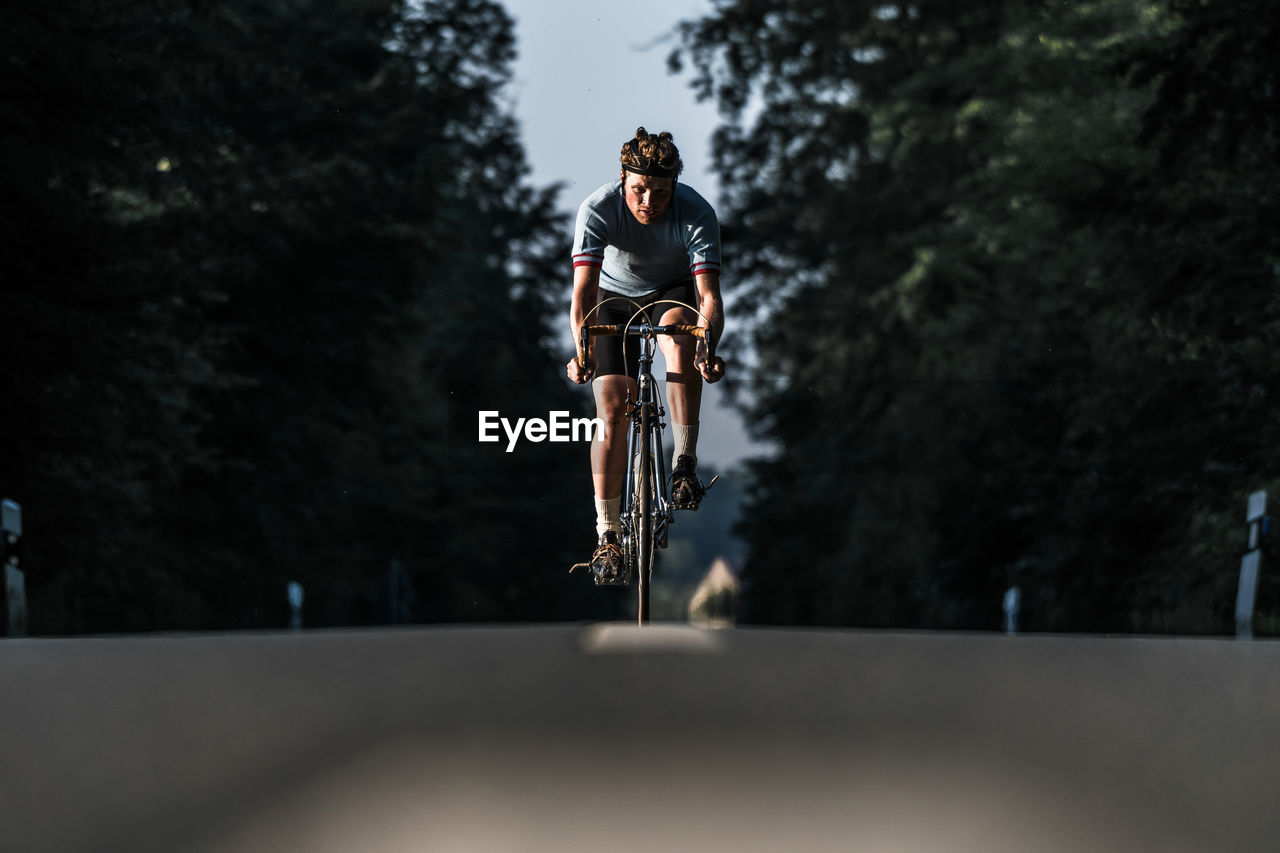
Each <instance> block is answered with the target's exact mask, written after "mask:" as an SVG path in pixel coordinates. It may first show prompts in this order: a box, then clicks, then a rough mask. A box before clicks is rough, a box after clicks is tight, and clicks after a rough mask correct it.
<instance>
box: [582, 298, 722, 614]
mask: <svg viewBox="0 0 1280 853" xmlns="http://www.w3.org/2000/svg"><path fill="white" fill-rule="evenodd" d="M614 299H624V300H625V301H627V302H631V304H632V305H635V306H636V312H635V313H634V314H632V315H631V318H630V319H629V320H628V321H627V322H626V323H612V324H605V325H597V326H592V325H588V324H585V323H584V324H583V326H582V328H581V330H580V340H579V342H578V361H579V363H582V362H583V361H584V359H585V357H586V352H587V345H588V343H589V341H590V339H591V338H594V337H600V336H604V335H619V336H621V337H622V346H623V363H624V364H625V363H626V345H627V339H628V338H631V337H636V338H639V343H640V356H639V367H638V370H637V373H636V399H635V400H632V399H631V392H630V390H628V392H627V400H626V407H627V412H626V416H627V419H628V420H629V421H630V422H631V423H630V428H629V429H628V430H627V470H626V479H625V482H624V485H623V489H622V513H621V515H622V535H621V546H622V563H623V568H622V581H621V585H627V584H629V583H630V582H631V577H632V575H633V574H634V576H635V578H636V581H637V583H636V599H637V621H638V623H639V624H640V625H647V624H648V623H649V588H650V585H651V581H652V579H653V561H654V556H655V552H656V551H657V550H658V549H664V548H666V547H667V535H668V528H669V527H670V525H671V524H673V523H674V522H675V511H674V509H673V508H672V506H671V501H670V498H669V496H668V493H667V479H668V478H667V465H666V454H665V453H664V452H663V447H662V430H663V429H664V427H665V426H666V424H665V423H663V420H662V419H663V418H664V417H666V410H665V409H664V408H663V406H662V402H661V400H662V397H661V395H660V394H659V393H658V382H657V379H656V378H654V376H653V373H652V370H651V367H652V365H653V356H654V352H653V349H654V345H655V343H656V341H657V336H658V335H668V336H675V335H692V336H693V337H695V338H698V339H700V340H702V341H703V342H705V343H706V345H707V358H708V359H711V358H713V357H714V356H715V351H714V342H713V341H712V340H711V339H710V337H709V336H708V335H707V328H706V327H705V326H699V325H695V324H692V323H668V324H666V325H652V324H650V323H649V322H648V320H647V318H646V319H645V320H644V321H642V322H640V323H636V318H637V317H640V316H642V315H644V314H645V313H646V312H652V311H653V309H654V308H655V307H656V306H658V305H662V304H664V303H671V304H674V305H677V306H680V307H682V308H688V309H689V310H690V311H693V313H695V314H697V315H698V316H699V317H700V318H702V320H703V322H706V318H705V317H703V316H702V314H701V313H700V312H699V311H698V310H697V309H696V308H694V307H693V306H691V305H688V304H686V303H684V302H680V301H679V300H676V299H660V300H658V301H656V302H654V303H652V304H651V305H649V306H647V307H641V306H639V305H638V304H637V303H635V302H633V301H632V300H629V299H626V297H619V296H614V297H610V298H609V299H606V300H604V301H603V302H601V303H600V304H599V305H597V306H595V308H592V309H591V311H589V312H587V317H588V318H590V316H591V314H593V313H595V312H596V311H597V310H599V308H600V306H601V305H604V304H605V303H607V302H610V301H613V300H614ZM716 479H718V477H713V478H712V479H711V482H710V483H708V484H707V486H706V488H707V489H710V488H711V487H712V486H713V485H715V482H716ZM582 565H585V564H582V563H579V564H578V566H582ZM578 566H575V567H574V568H577V567H578ZM571 571H572V570H571ZM596 583H600V580H599V578H596Z"/></svg>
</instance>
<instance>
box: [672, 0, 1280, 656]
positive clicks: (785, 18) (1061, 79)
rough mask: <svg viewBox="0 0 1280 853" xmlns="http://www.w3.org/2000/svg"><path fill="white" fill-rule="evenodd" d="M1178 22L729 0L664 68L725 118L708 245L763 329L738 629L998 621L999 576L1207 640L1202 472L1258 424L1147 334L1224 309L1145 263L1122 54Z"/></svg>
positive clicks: (1108, 621) (1146, 110) (1131, 87)
mask: <svg viewBox="0 0 1280 853" xmlns="http://www.w3.org/2000/svg"><path fill="white" fill-rule="evenodd" d="M1182 26H1183V21H1182V20H1181V19H1180V18H1179V17H1178V16H1177V15H1175V14H1173V13H1171V11H1170V10H1168V9H1166V8H1163V7H1160V6H1157V5H1151V4H1147V5H1141V4H1137V3H1131V2H1119V0H1117V1H1116V2H1107V3H1097V4H1087V5H1084V6H1076V7H1062V6H1060V5H1054V4H1042V3H1034V2H1008V3H1002V4H996V5H990V4H988V5H987V6H984V7H983V8H982V9H974V8H971V7H967V6H964V7H955V6H954V5H953V4H941V3H918V4H880V3H866V4H835V3H831V4H818V6H816V7H806V8H805V9H804V10H800V9H799V8H798V7H792V6H791V5H790V4H786V3H781V2H762V1H761V2H741V3H737V4H733V5H728V4H726V5H723V6H721V7H720V8H719V9H718V11H717V13H716V14H714V15H712V16H710V17H708V18H705V19H703V20H700V21H696V22H692V23H690V24H688V25H687V26H686V29H685V31H684V45H685V47H684V48H683V50H682V51H681V52H678V53H677V54H676V55H675V56H674V57H673V62H674V64H676V65H677V66H678V65H679V63H680V62H682V61H683V60H684V59H685V58H690V59H692V61H693V63H694V65H695V68H696V69H697V75H698V76H697V85H698V86H699V87H700V91H701V93H702V94H703V95H704V96H706V97H711V96H714V97H717V99H718V100H719V102H720V104H721V106H722V108H723V109H724V110H725V111H726V113H727V116H728V118H729V119H730V123H729V124H727V125H726V126H725V127H724V128H722V129H721V130H720V131H719V133H718V149H719V151H720V156H719V160H718V164H717V167H718V170H719V172H720V175H721V178H722V180H723V181H724V183H725V185H726V187H727V195H728V197H729V200H730V202H729V208H730V209H729V214H728V217H727V218H728V219H729V222H730V226H729V228H727V229H726V231H727V233H729V234H730V235H732V236H733V237H734V238H735V239H734V242H733V246H732V254H734V255H736V256H738V257H741V258H742V262H743V264H742V265H743V267H744V269H745V272H746V274H747V275H748V277H749V279H750V281H751V284H750V285H749V287H748V290H747V293H746V294H745V295H746V297H747V300H748V303H749V304H751V305H754V306H758V307H760V308H761V309H766V310H767V311H768V314H769V316H770V318H771V319H770V321H769V322H767V323H762V324H760V325H759V327H758V328H757V330H756V332H755V335H754V341H755V344H756V347H757V350H758V354H757V355H758V357H757V361H758V363H759V365H760V368H759V369H758V370H757V372H756V373H755V375H753V377H752V384H751V391H752V397H753V402H752V403H751V409H752V412H753V414H754V415H755V420H756V421H757V422H758V423H762V424H763V430H764V433H765V435H766V436H767V437H768V438H770V439H772V440H774V441H775V442H777V443H778V444H779V445H780V446H781V447H782V453H781V454H780V456H779V457H778V458H777V459H775V460H772V461H766V462H761V463H759V464H758V465H757V467H756V474H757V487H756V492H755V498H754V500H753V501H752V502H751V504H750V506H749V509H748V512H749V513H750V514H751V516H752V517H753V526H752V527H751V529H749V530H747V531H745V533H746V534H747V535H748V536H749V537H750V545H751V548H752V551H751V558H750V560H749V563H748V566H747V570H746V576H747V581H748V584H749V585H750V586H749V590H750V591H749V595H750V598H749V601H750V605H749V606H750V607H752V608H754V610H753V612H752V617H753V618H755V619H758V620H762V621H799V622H817V623H829V624H864V625H897V626H945V627H982V626H987V627H994V626H996V625H998V624H999V623H998V620H999V601H1000V593H1001V592H1002V591H1003V589H1004V588H1005V587H1006V586H1008V585H1010V584H1013V583H1017V584H1019V585H1021V586H1022V587H1023V589H1024V593H1025V594H1026V595H1027V598H1028V601H1027V605H1028V606H1027V608H1026V609H1027V611H1028V612H1027V616H1028V619H1029V621H1030V622H1031V623H1032V624H1033V626H1035V627H1042V628H1055V629H1063V628H1071V629H1077V630H1152V629H1157V630H1173V629H1178V630H1193V631H1205V630H1224V629H1225V627H1226V625H1227V622H1226V620H1225V615H1226V612H1227V609H1228V607H1229V605H1228V603H1227V601H1226V598H1225V596H1224V583H1223V579H1224V571H1226V572H1229V571H1230V565H1231V563H1232V560H1231V556H1230V555H1231V551H1232V549H1231V543H1230V540H1229V539H1228V538H1226V532H1225V528H1224V526H1223V524H1224V518H1225V516H1224V512H1229V513H1231V514H1234V513H1235V512H1236V503H1237V501H1236V496H1237V493H1238V492H1239V491H1240V490H1241V489H1242V488H1245V485H1244V482H1243V480H1244V476H1243V475H1244V473H1245V468H1247V467H1250V466H1243V467H1239V468H1236V467H1234V465H1235V463H1232V464H1230V465H1227V464H1224V463H1223V461H1222V457H1221V455H1220V451H1221V449H1222V448H1224V447H1227V446H1231V447H1237V446H1238V444H1239V435H1240V433H1241V423H1240V421H1238V420H1234V419H1231V418H1225V417H1222V415H1223V414H1225V412H1226V411H1234V412H1236V413H1238V414H1241V415H1242V416H1247V417H1248V418H1249V419H1250V420H1251V419H1252V418H1253V417H1256V416H1257V415H1259V414H1261V412H1260V411H1259V410H1257V409H1255V410H1254V411H1252V412H1248V413H1245V412H1243V411H1242V410H1241V409H1240V408H1239V406H1238V405H1236V406H1234V407H1233V406H1232V404H1231V400H1230V398H1229V395H1227V394H1224V393H1223V390H1222V389H1221V388H1220V387H1219V383H1220V382H1221V381H1222V379H1223V378H1224V377H1225V376H1226V375H1227V373H1226V372H1224V370H1223V369H1221V365H1213V366H1206V364H1205V362H1204V361H1202V360H1201V357H1202V355H1203V354H1204V353H1206V352H1207V351H1208V349H1210V348H1212V349H1215V350H1217V351H1219V352H1221V353H1224V354H1225V353H1227V352H1233V353H1235V354H1236V356H1237V357H1238V356H1239V354H1241V352H1242V351H1241V350H1237V349H1236V347H1237V341H1236V340H1235V339H1233V337H1232V336H1231V335H1230V334H1228V333H1226V332H1225V331H1223V330H1215V331H1213V332H1209V333H1207V334H1205V335H1203V336H1196V337H1197V340H1198V343H1197V344H1196V345H1195V346H1191V347H1189V346H1188V340H1187V339H1186V338H1185V337H1184V336H1183V335H1182V334H1180V333H1175V334H1172V335H1171V334H1170V325H1169V319H1170V315H1169V314H1168V312H1167V306H1169V305H1171V304H1173V303H1176V302H1181V301H1182V300H1183V299H1184V295H1185V298H1189V299H1191V300H1192V301H1193V303H1194V304H1198V305H1200V306H1202V307H1204V308H1208V307H1209V306H1213V309H1210V310H1214V309H1216V308H1219V307H1226V305H1227V304H1228V302H1229V300H1224V299H1222V298H1221V296H1220V295H1219V294H1218V292H1217V291H1216V289H1215V288H1214V286H1213V284H1212V283H1210V282H1208V281H1197V280H1193V281H1187V280H1186V278H1185V276H1183V275H1181V274H1180V273H1179V270H1178V269H1177V268H1175V267H1166V266H1164V261H1165V257H1163V256H1159V255H1158V254H1156V255H1154V256H1153V254H1152V253H1148V252H1144V251H1143V247H1145V246H1147V245H1149V242H1150V239H1151V235H1152V233H1153V230H1163V229H1162V227H1161V226H1160V225H1159V223H1160V222H1161V220H1162V219H1163V217H1165V216H1166V211H1167V210H1168V209H1169V207H1168V206H1169V205H1170V204H1172V201H1171V200H1170V199H1169V198H1167V197H1165V196H1164V195H1163V193H1164V192H1165V191H1166V190H1165V189H1164V187H1163V185H1162V184H1161V177H1160V176H1161V172H1160V168H1161V167H1160V165H1159V162H1160V161H1159V157H1158V156H1157V154H1156V152H1155V151H1153V150H1152V149H1151V148H1150V147H1149V146H1146V145H1144V144H1142V139H1143V136H1142V133H1143V127H1144V123H1145V125H1146V126H1147V127H1148V128H1149V127H1150V122H1151V120H1152V115H1153V114H1152V112H1151V110H1153V109H1156V107H1155V106H1153V105H1154V104H1156V103H1157V102H1158V101H1157V100H1153V89H1152V86H1151V84H1150V83H1149V82H1148V80H1149V79H1150V78H1151V75H1150V74H1148V77H1147V79H1143V78H1142V77H1141V76H1140V75H1135V74H1134V73H1133V71H1132V68H1133V66H1132V57H1133V56H1134V55H1135V52H1141V51H1142V50H1143V49H1144V47H1149V46H1152V45H1159V44H1161V43H1163V41H1164V40H1166V39H1168V38H1170V37H1171V34H1174V33H1177V32H1178V31H1179V28H1180V27H1182ZM1246 26H1247V24H1245V23H1244V22H1243V21H1240V22H1237V27H1238V28H1241V29H1243V28H1244V27H1246ZM1242 37H1243V34H1242ZM1188 43H1190V42H1188ZM1260 44H1262V42H1259V45H1260ZM1152 53H1153V51H1152V52H1149V53H1148V54H1147V55H1151V54H1152ZM1259 67H1260V66H1259ZM1259 82H1260V81H1259ZM756 94H758V101H754V102H753V100H752V96H753V95H756ZM748 107H750V108H751V109H752V110H754V114H753V117H752V119H751V126H750V127H749V128H744V127H743V124H742V122H743V116H744V115H745V112H744V110H745V109H746V108H748ZM1150 132H1151V131H1150V130H1148V131H1147V133H1148V134H1150ZM1236 175H1237V179H1239V178H1240V177H1243V176H1242V175H1240V174H1239V173H1236ZM1193 180H1194V178H1193ZM1179 198H1181V199H1182V200H1183V201H1186V200H1188V198H1187V197H1186V196H1179ZM1204 224H1207V223H1204ZM1180 225H1181V226H1185V225H1186V223H1185V222H1183V223H1180ZM1224 227H1228V228H1229V227H1230V226H1229V225H1226V226H1224ZM1175 231H1176V232H1177V233H1175ZM1164 233H1165V235H1166V236H1167V237H1169V238H1170V239H1173V240H1185V234H1184V233H1182V232H1181V229H1180V228H1175V229H1170V230H1168V231H1165V232H1164ZM1201 233H1203V232H1201ZM1198 259H1199V260H1200V261H1202V262H1208V263H1213V261H1211V260H1209V258H1208V257H1207V256H1204V255H1199V256H1198ZM1249 268H1250V269H1252V270H1253V271H1254V273H1252V274H1253V275H1256V274H1257V273H1258V272H1261V271H1262V267H1261V266H1259V265H1257V264H1256V263H1254V264H1251V265H1250V267H1249ZM1186 271H1187V270H1186V267H1183V269H1182V271H1181V272H1182V273H1185V272H1186ZM1254 280H1255V281H1263V280H1265V277H1264V278H1261V279H1259V278H1255V279H1254ZM1271 329H1272V330H1273V329H1274V325H1272V326H1271ZM1267 334H1270V332H1268V333H1267ZM1189 405H1190V408H1191V409H1192V410H1193V411H1196V412H1207V413H1213V415H1211V416H1210V418H1209V419H1207V420H1206V419H1204V418H1193V419H1188V418H1186V417H1183V416H1181V415H1182V413H1183V412H1185V411H1186V410H1187V408H1188V406H1189ZM1252 460H1253V462H1254V463H1255V464H1256V465H1257V466H1259V467H1262V469H1263V470H1266V465H1265V463H1264V462H1263V460H1262V457H1261V456H1260V455H1259V454H1256V453H1255V454H1253V455H1252ZM1255 476H1256V475H1255ZM1166 591H1167V592H1166Z"/></svg>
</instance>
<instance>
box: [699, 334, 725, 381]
mask: <svg viewBox="0 0 1280 853" xmlns="http://www.w3.org/2000/svg"><path fill="white" fill-rule="evenodd" d="M693 366H694V367H696V368H697V369H698V372H699V373H701V374H702V378H703V379H705V380H707V381H708V382H719V381H720V380H721V379H724V359H723V358H721V357H720V356H718V355H713V356H712V357H711V358H710V359H708V358H707V348H706V345H705V344H702V343H699V344H698V351H697V352H696V353H694V356H693Z"/></svg>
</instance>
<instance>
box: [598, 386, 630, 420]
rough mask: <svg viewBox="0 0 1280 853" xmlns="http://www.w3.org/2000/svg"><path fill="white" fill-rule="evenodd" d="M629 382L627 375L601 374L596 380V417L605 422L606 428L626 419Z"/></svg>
mask: <svg viewBox="0 0 1280 853" xmlns="http://www.w3.org/2000/svg"><path fill="white" fill-rule="evenodd" d="M629 384H630V383H629V381H628V380H627V377H625V376H616V375H614V376H601V377H599V378H597V379H596V380H595V383H594V386H595V387H594V390H595V398H596V417H598V418H600V419H601V420H603V421H604V422H605V427H606V429H607V428H609V427H612V426H615V425H616V424H618V423H621V422H622V421H624V420H626V417H627V397H628V396H629V394H628V392H629V390H630V387H629Z"/></svg>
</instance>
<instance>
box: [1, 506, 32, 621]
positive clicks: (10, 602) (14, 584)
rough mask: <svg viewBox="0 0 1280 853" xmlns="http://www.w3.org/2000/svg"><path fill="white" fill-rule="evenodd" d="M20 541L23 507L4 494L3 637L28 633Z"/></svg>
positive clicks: (2, 559)
mask: <svg viewBox="0 0 1280 853" xmlns="http://www.w3.org/2000/svg"><path fill="white" fill-rule="evenodd" d="M21 544H22V507H21V506H19V505H18V504H17V503H16V502H15V501H11V500H9V499H8V498H5V499H4V500H3V501H0V562H2V563H3V564H4V607H3V608H0V614H3V617H4V635H5V636H6V637H25V636H26V635H27V586H26V580H25V578H24V577H23V574H22V563H21V559H20V557H19V551H20V546H21Z"/></svg>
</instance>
